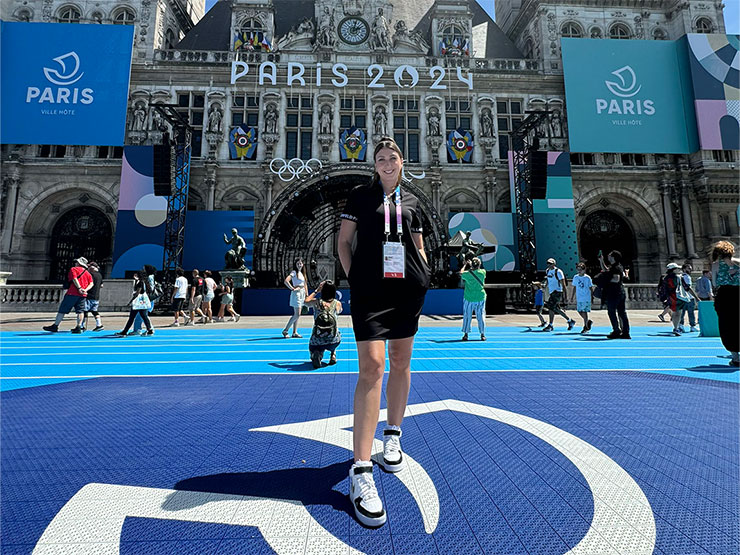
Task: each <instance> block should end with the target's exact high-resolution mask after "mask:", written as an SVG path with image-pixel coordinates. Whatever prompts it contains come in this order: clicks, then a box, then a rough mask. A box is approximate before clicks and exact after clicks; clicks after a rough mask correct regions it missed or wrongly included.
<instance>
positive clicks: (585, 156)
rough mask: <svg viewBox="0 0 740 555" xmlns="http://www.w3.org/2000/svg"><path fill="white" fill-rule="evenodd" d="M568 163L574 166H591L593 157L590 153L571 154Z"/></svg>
mask: <svg viewBox="0 0 740 555" xmlns="http://www.w3.org/2000/svg"><path fill="white" fill-rule="evenodd" d="M570 163H571V164H572V165H574V166H593V165H594V155H593V154H591V153H590V152H583V153H578V154H575V153H572V154H571V155H570Z"/></svg>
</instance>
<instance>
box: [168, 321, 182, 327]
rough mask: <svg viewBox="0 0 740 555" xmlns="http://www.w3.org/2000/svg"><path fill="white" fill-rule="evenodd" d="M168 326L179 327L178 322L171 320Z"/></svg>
mask: <svg viewBox="0 0 740 555" xmlns="http://www.w3.org/2000/svg"><path fill="white" fill-rule="evenodd" d="M170 327H172V328H178V327H180V322H172V324H170Z"/></svg>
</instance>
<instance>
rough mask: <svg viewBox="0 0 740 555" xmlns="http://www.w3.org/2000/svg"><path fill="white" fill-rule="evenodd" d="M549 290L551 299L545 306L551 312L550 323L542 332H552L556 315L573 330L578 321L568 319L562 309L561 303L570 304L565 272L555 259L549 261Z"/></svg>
mask: <svg viewBox="0 0 740 555" xmlns="http://www.w3.org/2000/svg"><path fill="white" fill-rule="evenodd" d="M545 275H546V276H547V289H548V291H549V292H550V297H549V298H548V299H547V302H546V303H545V306H547V308H548V309H549V311H550V314H549V318H550V323H549V324H547V326H545V327H544V328H542V331H552V330H553V329H554V328H553V327H552V322H553V320H555V314H560V316H562V317H563V318H565V321H566V322H568V330H572V329H573V326H575V325H576V321H575V320H572V319H571V318H568V315H567V314H566V313H565V311H564V310H563V309H562V308H560V303H561V302H562V303H564V304H568V292H567V291H566V285H567V284H566V282H565V274H564V273H563V270H561V269H560V268H558V267H557V266H556V265H555V259H554V258H548V259H547V272H546V274H545Z"/></svg>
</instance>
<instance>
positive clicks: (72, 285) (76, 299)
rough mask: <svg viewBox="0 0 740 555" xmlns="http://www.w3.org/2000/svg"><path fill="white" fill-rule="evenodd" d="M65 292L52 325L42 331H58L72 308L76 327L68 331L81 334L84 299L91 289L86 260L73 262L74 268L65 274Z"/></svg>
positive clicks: (78, 259)
mask: <svg viewBox="0 0 740 555" xmlns="http://www.w3.org/2000/svg"><path fill="white" fill-rule="evenodd" d="M67 281H68V283H69V285H68V286H67V291H66V293H64V297H63V298H62V302H61V303H60V304H59V308H58V309H57V316H56V318H55V320H54V323H53V324H51V325H49V326H44V327H43V328H42V329H43V330H44V331H50V332H52V333H56V332H58V331H59V324H61V323H62V320H64V316H65V315H66V314H68V313H69V311H70V310H72V309H73V308H74V310H75V314H76V315H77V326H75V327H74V328H72V330H70V331H71V332H72V333H82V327H81V326H82V316H83V314H84V312H85V298H86V297H87V292H88V291H89V290H90V289H91V288H92V287H93V278H92V276H91V275H90V272H89V271H88V269H87V258H84V257H82V256H81V257H80V258H76V259H75V260H74V266H72V268H70V270H69V273H68V274H67Z"/></svg>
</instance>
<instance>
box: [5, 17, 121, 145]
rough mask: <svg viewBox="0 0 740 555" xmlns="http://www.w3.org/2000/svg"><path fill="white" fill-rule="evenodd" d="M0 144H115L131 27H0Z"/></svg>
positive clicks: (118, 136) (12, 24)
mask: <svg viewBox="0 0 740 555" xmlns="http://www.w3.org/2000/svg"><path fill="white" fill-rule="evenodd" d="M0 35H1V36H2V68H3V79H2V91H1V92H2V102H1V110H2V114H1V117H0V122H1V124H0V125H1V127H0V140H1V141H2V143H3V144H10V143H17V144H60V145H112V146H120V145H123V142H124V136H125V129H126V102H127V98H128V88H129V76H130V72H131V49H132V46H133V38H134V27H133V26H132V25H79V24H67V23H17V22H6V21H2V22H0Z"/></svg>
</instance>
